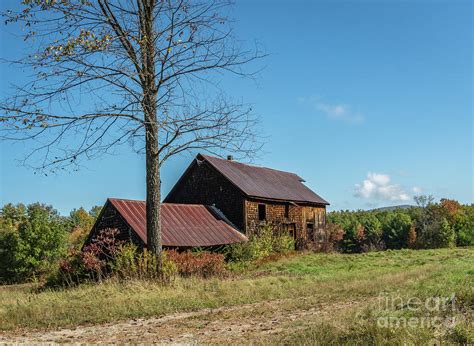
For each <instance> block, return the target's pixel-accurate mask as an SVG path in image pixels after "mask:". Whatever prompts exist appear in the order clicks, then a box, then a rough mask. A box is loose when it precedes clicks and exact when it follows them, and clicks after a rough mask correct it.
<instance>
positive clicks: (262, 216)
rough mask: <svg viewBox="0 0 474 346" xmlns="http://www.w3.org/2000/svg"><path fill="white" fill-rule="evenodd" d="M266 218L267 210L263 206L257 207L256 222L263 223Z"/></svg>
mask: <svg viewBox="0 0 474 346" xmlns="http://www.w3.org/2000/svg"><path fill="white" fill-rule="evenodd" d="M266 218H267V208H266V205H265V204H259V205H258V220H259V221H264V220H265V219H266Z"/></svg>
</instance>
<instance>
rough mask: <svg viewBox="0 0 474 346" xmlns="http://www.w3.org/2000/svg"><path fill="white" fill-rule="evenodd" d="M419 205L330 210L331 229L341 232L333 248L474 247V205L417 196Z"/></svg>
mask: <svg viewBox="0 0 474 346" xmlns="http://www.w3.org/2000/svg"><path fill="white" fill-rule="evenodd" d="M415 201H416V202H417V206H416V207H412V208H404V209H395V210H371V211H362V210H359V211H335V212H331V213H328V217H327V220H328V223H329V229H331V230H332V232H339V234H342V236H341V237H339V238H337V241H336V244H334V248H337V249H339V250H340V251H343V252H349V253H357V252H367V251H374V250H384V249H404V248H412V249H432V248H443V247H454V246H474V205H473V204H471V205H461V204H460V203H459V202H457V201H455V200H451V199H441V200H440V201H439V202H438V203H434V199H433V197H431V196H419V197H416V198H415Z"/></svg>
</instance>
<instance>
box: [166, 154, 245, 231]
mask: <svg viewBox="0 0 474 346" xmlns="http://www.w3.org/2000/svg"><path fill="white" fill-rule="evenodd" d="M165 202H166V203H181V204H184V203H189V204H205V205H215V206H216V207H217V208H218V209H220V210H221V211H222V212H223V213H224V215H225V216H226V217H227V218H228V219H229V221H231V222H232V223H233V224H234V225H235V226H236V227H237V228H238V229H239V230H241V231H242V230H243V229H244V209H243V205H244V199H243V196H242V194H241V192H240V190H238V189H237V188H236V187H235V186H234V185H233V184H232V183H231V182H229V181H228V180H227V179H226V178H225V177H224V176H223V175H222V174H221V173H219V172H218V171H216V169H215V168H213V167H212V166H211V165H210V164H209V163H208V162H206V161H202V162H200V163H199V164H197V163H194V164H193V165H192V166H191V168H190V169H189V170H188V171H187V172H186V173H185V175H184V176H183V177H182V178H181V179H180V180H179V181H178V183H177V184H176V186H175V187H174V188H173V189H172V190H171V192H170V194H169V195H168V196H167V197H166V198H165Z"/></svg>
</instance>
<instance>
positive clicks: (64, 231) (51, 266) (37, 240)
mask: <svg viewBox="0 0 474 346" xmlns="http://www.w3.org/2000/svg"><path fill="white" fill-rule="evenodd" d="M100 209H101V207H99V206H96V207H94V208H92V209H91V210H90V211H86V210H85V209H84V208H82V207H81V208H79V209H74V210H72V211H71V213H70V214H69V216H60V215H59V214H58V212H57V211H56V210H55V209H54V208H53V207H52V206H49V205H45V204H40V203H34V204H30V205H28V206H25V205H24V204H16V205H14V204H6V205H4V206H3V207H2V208H1V209H0V282H3V283H11V282H21V281H26V280H34V279H40V278H42V277H44V276H45V275H47V274H49V273H51V272H52V271H54V270H55V269H56V268H57V266H58V263H59V260H60V259H61V258H63V257H64V256H65V255H66V254H67V253H68V251H70V250H73V249H80V248H81V247H82V244H83V243H84V240H85V238H86V236H87V235H88V233H89V231H90V229H91V228H92V225H93V224H94V222H95V219H96V218H97V216H98V214H99V212H100Z"/></svg>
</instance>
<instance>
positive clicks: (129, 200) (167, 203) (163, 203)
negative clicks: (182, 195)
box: [107, 197, 212, 207]
mask: <svg viewBox="0 0 474 346" xmlns="http://www.w3.org/2000/svg"><path fill="white" fill-rule="evenodd" d="M107 199H108V200H111V201H125V202H139V203H146V201H144V200H142V199H128V198H116V197H108V198H107ZM161 205H183V206H190V207H197V206H204V207H212V205H210V204H203V203H170V202H161Z"/></svg>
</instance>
